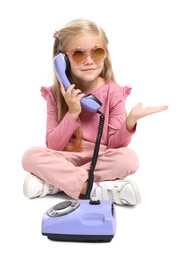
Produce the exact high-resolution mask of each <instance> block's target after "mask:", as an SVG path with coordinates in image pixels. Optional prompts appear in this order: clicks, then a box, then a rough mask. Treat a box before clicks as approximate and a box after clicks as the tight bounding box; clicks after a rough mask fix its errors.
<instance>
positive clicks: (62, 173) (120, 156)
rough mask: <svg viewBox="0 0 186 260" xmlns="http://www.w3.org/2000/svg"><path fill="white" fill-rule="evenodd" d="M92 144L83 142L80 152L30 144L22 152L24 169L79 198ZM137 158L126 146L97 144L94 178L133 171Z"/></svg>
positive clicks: (102, 179)
mask: <svg viewBox="0 0 186 260" xmlns="http://www.w3.org/2000/svg"><path fill="white" fill-rule="evenodd" d="M93 151H94V144H92V143H89V142H85V144H84V149H83V151H82V152H65V151H56V150H52V149H49V148H44V147H31V148H29V149H28V150H27V151H26V152H25V153H24V155H23V158H22V165H23V168H24V170H25V171H27V172H30V173H33V174H34V175H36V176H38V177H39V178H40V179H42V180H44V181H45V182H47V183H48V184H52V185H53V186H55V187H57V188H58V189H60V190H61V191H63V192H65V193H66V194H67V195H68V196H70V197H72V198H74V199H78V198H79V195H80V193H81V191H82V188H83V186H84V184H85V182H86V181H87V180H88V173H89V168H90V165H91V161H92V156H93ZM138 166H139V161H138V157H137V155H136V153H135V152H134V151H133V150H131V149H130V148H127V147H122V148H117V149H107V147H106V146H104V145H100V149H99V156H98V159H97V164H96V167H95V170H94V181H95V182H97V183H98V182H100V181H104V180H114V179H123V178H124V177H126V176H128V175H130V174H133V173H134V172H136V170H137V169H138Z"/></svg>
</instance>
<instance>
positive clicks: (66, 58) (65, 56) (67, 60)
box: [62, 52, 70, 75]
mask: <svg viewBox="0 0 186 260" xmlns="http://www.w3.org/2000/svg"><path fill="white" fill-rule="evenodd" d="M62 55H63V57H64V60H65V63H66V71H65V72H66V74H67V75H68V74H69V70H70V61H69V58H68V56H67V55H66V54H65V53H64V52H62Z"/></svg>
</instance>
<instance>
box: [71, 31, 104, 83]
mask: <svg viewBox="0 0 186 260" xmlns="http://www.w3.org/2000/svg"><path fill="white" fill-rule="evenodd" d="M68 47H69V48H68V51H69V52H67V55H68V58H69V61H70V65H71V77H72V82H73V83H75V84H76V82H77V83H78V85H81V84H83V85H85V84H87V83H89V84H90V83H94V82H95V81H96V80H97V79H98V77H99V75H100V73H101V72H102V70H103V67H104V59H102V60H100V61H96V60H95V59H94V58H93V57H91V50H93V49H95V48H98V47H103V48H104V46H103V43H102V41H101V39H100V37H99V36H98V35H95V34H88V35H86V36H77V37H76V38H74V40H73V42H72V43H71V44H70V45H69V46H68ZM75 50H81V51H83V53H84V60H83V61H81V62H79V63H78V62H75V61H74V60H73V58H72V55H71V54H70V53H73V51H75ZM101 50H102V49H101ZM98 52H99V50H98Z"/></svg>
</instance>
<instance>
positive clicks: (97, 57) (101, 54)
mask: <svg viewBox="0 0 186 260" xmlns="http://www.w3.org/2000/svg"><path fill="white" fill-rule="evenodd" d="M65 53H66V55H67V56H70V57H71V58H72V60H73V62H74V63H76V64H77V65H80V64H81V63H83V62H84V61H85V60H86V57H87V56H88V55H90V57H91V59H92V60H93V61H95V62H102V61H103V60H104V59H105V58H106V49H105V48H104V47H95V48H93V49H91V50H90V52H88V51H87V50H81V49H76V50H73V51H66V52H65Z"/></svg>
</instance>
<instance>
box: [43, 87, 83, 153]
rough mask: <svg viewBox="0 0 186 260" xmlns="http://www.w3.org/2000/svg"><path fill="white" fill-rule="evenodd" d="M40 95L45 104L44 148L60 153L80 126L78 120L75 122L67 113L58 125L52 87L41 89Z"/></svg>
mask: <svg viewBox="0 0 186 260" xmlns="http://www.w3.org/2000/svg"><path fill="white" fill-rule="evenodd" d="M41 95H42V96H43V97H44V98H45V99H46V102H47V123H46V146H47V147H48V148H51V149H54V150H59V151H62V150H64V148H65V147H66V145H67V144H68V142H69V140H70V138H71V137H72V135H73V133H74V132H75V130H76V129H77V128H78V127H79V126H80V121H79V119H78V120H77V121H75V120H74V119H73V118H72V117H71V115H70V113H69V112H67V113H66V115H65V116H64V118H63V119H62V121H61V122H60V123H58V120H57V103H56V95H55V90H54V88H53V87H50V88H46V87H42V88H41Z"/></svg>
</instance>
